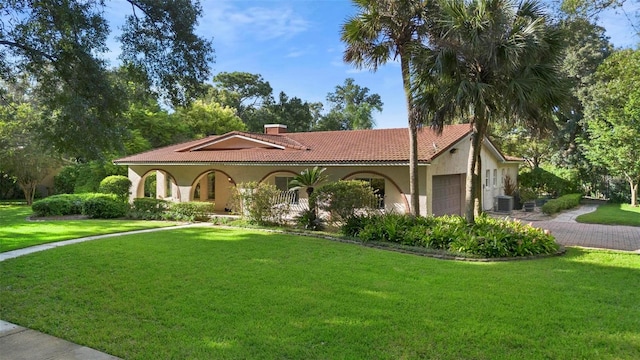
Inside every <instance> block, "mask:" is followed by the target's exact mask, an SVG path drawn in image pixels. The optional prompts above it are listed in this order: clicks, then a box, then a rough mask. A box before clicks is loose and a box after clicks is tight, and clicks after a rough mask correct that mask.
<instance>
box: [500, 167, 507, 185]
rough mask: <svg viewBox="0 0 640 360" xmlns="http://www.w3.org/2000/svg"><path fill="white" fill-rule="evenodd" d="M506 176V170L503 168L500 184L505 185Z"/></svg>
mask: <svg viewBox="0 0 640 360" xmlns="http://www.w3.org/2000/svg"><path fill="white" fill-rule="evenodd" d="M505 176H506V173H505V170H504V169H502V176H501V177H500V186H504V178H505Z"/></svg>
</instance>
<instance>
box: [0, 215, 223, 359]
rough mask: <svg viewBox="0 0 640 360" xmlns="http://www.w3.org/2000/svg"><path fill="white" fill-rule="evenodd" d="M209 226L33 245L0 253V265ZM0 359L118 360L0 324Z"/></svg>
mask: <svg viewBox="0 0 640 360" xmlns="http://www.w3.org/2000/svg"><path fill="white" fill-rule="evenodd" d="M209 225H211V224H208V223H197V224H188V225H179V226H169V227H165V228H156V229H145V230H136V231H129V232H126V233H116V234H107V235H97V236H89V237H84V238H80V239H73V240H66V241H59V242H55V243H49V244H42V245H36V246H32V247H28V248H24V249H18V250H13V251H7V252H4V253H0V262H2V261H5V260H8V259H13V258H16V257H18V256H22V255H27V254H31V253H35V252H39V251H44V250H48V249H53V248H56V247H59V246H65V245H71V244H77V243H81V242H85V241H91V240H98V239H105V238H110V237H115V236H122V235H131V234H144V233H149V232H156V231H164V230H175V229H181V228H185V227H194V226H209ZM0 359H2V360H23V359H24V360H36V359H46V360H118V359H119V358H117V357H115V356H111V355H109V354H105V353H102V352H100V351H97V350H94V349H91V348H88V347H86V346H81V345H78V344H74V343H71V342H69V341H66V340H62V339H60V338H57V337H54V336H51V335H47V334H43V333H41V332H38V331H35V330H30V329H27V328H24V327H22V326H18V325H15V324H12V323H10V322H7V321H3V320H0Z"/></svg>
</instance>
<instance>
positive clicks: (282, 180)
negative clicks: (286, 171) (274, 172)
mask: <svg viewBox="0 0 640 360" xmlns="http://www.w3.org/2000/svg"><path fill="white" fill-rule="evenodd" d="M291 181H293V177H290V176H276V187H277V188H278V190H280V191H289V184H290V183H291Z"/></svg>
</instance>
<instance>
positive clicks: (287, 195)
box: [276, 176, 300, 204]
mask: <svg viewBox="0 0 640 360" xmlns="http://www.w3.org/2000/svg"><path fill="white" fill-rule="evenodd" d="M291 181H293V177H290V176H276V188H278V190H280V191H282V194H281V196H284V198H283V199H286V202H289V203H291V204H297V203H298V201H299V200H300V191H299V190H298V189H296V190H290V188H291Z"/></svg>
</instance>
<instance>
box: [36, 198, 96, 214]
mask: <svg viewBox="0 0 640 360" xmlns="http://www.w3.org/2000/svg"><path fill="white" fill-rule="evenodd" d="M93 196H96V194H93V193H86V194H60V195H53V196H49V197H46V198H44V199H41V200H37V201H35V202H34V203H33V205H31V209H32V210H33V212H34V213H35V215H36V216H61V215H80V214H82V204H83V203H84V202H85V200H86V199H88V198H91V197H93Z"/></svg>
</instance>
